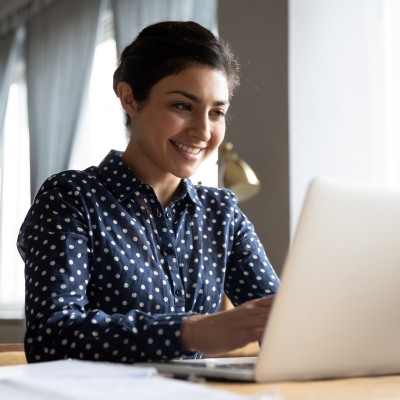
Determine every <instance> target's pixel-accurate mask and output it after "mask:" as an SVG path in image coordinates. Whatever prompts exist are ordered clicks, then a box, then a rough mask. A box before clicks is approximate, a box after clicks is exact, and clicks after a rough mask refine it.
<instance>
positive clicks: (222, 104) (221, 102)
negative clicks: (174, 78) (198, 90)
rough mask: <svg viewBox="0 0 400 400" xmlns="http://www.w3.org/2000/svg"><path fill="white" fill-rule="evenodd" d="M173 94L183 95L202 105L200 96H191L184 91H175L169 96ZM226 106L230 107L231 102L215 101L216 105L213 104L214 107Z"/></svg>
mask: <svg viewBox="0 0 400 400" xmlns="http://www.w3.org/2000/svg"><path fill="white" fill-rule="evenodd" d="M171 93H178V94H181V95H182V96H185V97H187V98H188V99H190V100H193V101H195V102H196V103H198V104H201V103H202V101H201V99H200V98H199V97H198V96H196V95H194V94H191V93H188V92H185V91H183V90H173V91H171V92H168V93H167V94H171ZM225 105H229V101H228V100H219V101H214V103H213V106H225Z"/></svg>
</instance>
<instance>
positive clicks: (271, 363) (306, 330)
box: [255, 178, 400, 381]
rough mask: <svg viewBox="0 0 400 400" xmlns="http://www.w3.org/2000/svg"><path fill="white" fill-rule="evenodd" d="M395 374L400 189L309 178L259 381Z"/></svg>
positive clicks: (399, 327) (398, 360) (399, 356)
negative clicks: (309, 181) (308, 185)
mask: <svg viewBox="0 0 400 400" xmlns="http://www.w3.org/2000/svg"><path fill="white" fill-rule="evenodd" d="M399 372H400V193H399V192H395V191H391V190H387V189H382V188H379V189H378V188H376V187H372V186H367V185H363V184H355V183H346V182H341V181H337V180H334V179H321V178H320V179H317V180H315V181H314V182H313V183H312V185H311V187H310V189H309V192H308V195H307V199H306V201H305V204H304V207H303V212H302V215H301V218H300V221H299V225H298V228H297V232H296V235H295V238H294V241H293V245H292V248H291V251H290V253H289V255H288V258H287V260H286V263H285V268H284V271H283V275H282V285H281V287H280V289H279V293H278V296H277V299H276V302H275V304H274V307H273V311H272V315H271V317H270V319H269V322H268V325H267V329H266V332H265V335H264V340H263V344H262V350H261V354H260V357H259V361H258V364H257V367H256V371H255V378H256V381H277V380H292V379H293V380H298V379H318V378H334V377H347V376H361V375H379V374H391V373H399Z"/></svg>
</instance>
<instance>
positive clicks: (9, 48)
mask: <svg viewBox="0 0 400 400" xmlns="http://www.w3.org/2000/svg"><path fill="white" fill-rule="evenodd" d="M17 36H18V35H17V33H14V32H13V33H10V34H8V35H5V36H3V37H1V38H0V182H1V171H2V170H3V128H4V118H5V115H6V109H7V100H8V92H9V89H10V85H11V79H12V70H13V66H14V64H15V60H16V56H17V51H18V49H17V46H18V41H17ZM0 188H1V184H0ZM0 190H1V189H0ZM0 201H1V192H0Z"/></svg>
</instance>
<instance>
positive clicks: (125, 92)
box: [117, 82, 137, 118]
mask: <svg viewBox="0 0 400 400" xmlns="http://www.w3.org/2000/svg"><path fill="white" fill-rule="evenodd" d="M117 92H118V97H119V100H120V101H121V105H122V108H123V109H124V110H125V112H126V113H127V114H128V115H129V116H130V117H131V118H132V117H133V116H134V114H135V113H136V112H137V103H136V101H135V98H134V97H133V93H132V88H131V85H129V84H128V83H126V82H120V83H118V86H117Z"/></svg>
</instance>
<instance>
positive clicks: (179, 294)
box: [175, 289, 183, 296]
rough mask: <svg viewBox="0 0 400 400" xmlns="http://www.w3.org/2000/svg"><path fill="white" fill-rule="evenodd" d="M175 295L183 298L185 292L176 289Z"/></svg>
mask: <svg viewBox="0 0 400 400" xmlns="http://www.w3.org/2000/svg"><path fill="white" fill-rule="evenodd" d="M175 294H176V295H177V296H182V295H183V290H180V289H176V290H175Z"/></svg>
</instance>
